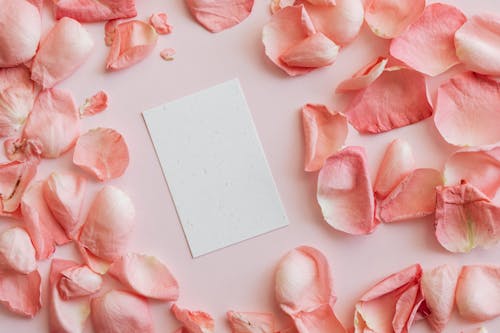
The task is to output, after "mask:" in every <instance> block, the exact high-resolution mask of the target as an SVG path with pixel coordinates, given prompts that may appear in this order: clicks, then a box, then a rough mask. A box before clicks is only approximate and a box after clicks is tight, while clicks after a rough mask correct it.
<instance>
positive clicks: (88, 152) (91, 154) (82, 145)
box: [73, 127, 129, 181]
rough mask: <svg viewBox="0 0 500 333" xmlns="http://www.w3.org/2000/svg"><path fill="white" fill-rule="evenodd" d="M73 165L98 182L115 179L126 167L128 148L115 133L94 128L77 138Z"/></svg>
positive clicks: (106, 129)
mask: <svg viewBox="0 0 500 333" xmlns="http://www.w3.org/2000/svg"><path fill="white" fill-rule="evenodd" d="M73 163H75V164H76V165H77V166H79V167H80V168H82V169H83V170H85V171H87V172H88V173H90V174H92V175H94V176H95V177H96V178H97V179H98V180H100V181H106V180H109V179H113V178H117V177H120V176H121V175H123V173H124V172H125V170H126V169H127V167H128V163H129V154H128V147H127V144H126V143H125V140H124V139H123V136H122V135H121V134H120V133H118V132H117V131H115V130H113V129H111V128H101V127H99V128H95V129H92V130H90V131H88V132H87V133H85V134H82V135H81V136H80V137H79V138H78V141H77V142H76V146H75V151H74V153H73Z"/></svg>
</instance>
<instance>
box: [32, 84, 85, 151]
mask: <svg viewBox="0 0 500 333" xmlns="http://www.w3.org/2000/svg"><path fill="white" fill-rule="evenodd" d="M79 120H80V115H79V114H78V109H77V107H76V104H75V101H74V99H73V95H72V94H71V93H70V92H69V91H67V90H60V89H55V88H53V89H47V90H44V91H43V92H41V93H40V95H38V99H37V100H36V102H35V106H34V107H33V111H31V113H30V115H29V117H28V120H27V121H26V126H25V127H24V132H23V138H25V139H27V140H33V141H35V142H39V143H40V144H41V148H42V157H45V158H57V157H59V156H61V155H62V154H64V153H65V152H66V151H68V150H69V149H71V148H72V147H73V145H74V144H75V142H76V139H77V138H78V135H79V134H80V122H79Z"/></svg>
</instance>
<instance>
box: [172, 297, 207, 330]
mask: <svg viewBox="0 0 500 333" xmlns="http://www.w3.org/2000/svg"><path fill="white" fill-rule="evenodd" d="M170 310H171V311H172V313H173V314H174V316H175V318H176V319H177V320H178V321H180V322H181V323H182V324H183V325H184V326H185V328H186V330H187V331H188V332H189V333H214V332H215V323H214V320H213V318H212V317H211V316H210V315H209V314H208V313H206V312H202V311H190V310H187V309H182V308H179V307H178V306H177V305H176V304H173V305H172V307H171V308H170Z"/></svg>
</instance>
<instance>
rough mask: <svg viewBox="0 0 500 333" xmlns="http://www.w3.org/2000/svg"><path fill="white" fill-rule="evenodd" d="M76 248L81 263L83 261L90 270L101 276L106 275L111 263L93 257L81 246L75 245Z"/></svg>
mask: <svg viewBox="0 0 500 333" xmlns="http://www.w3.org/2000/svg"><path fill="white" fill-rule="evenodd" d="M77 247H78V251H79V253H80V255H81V256H82V258H83V261H85V264H87V266H89V267H90V269H91V270H93V271H94V272H96V273H98V274H101V275H104V274H106V272H107V271H108V270H109V267H110V266H111V264H112V262H111V261H107V260H104V259H101V258H99V257H97V256H95V255H93V254H92V252H90V251H89V250H87V249H86V248H85V247H83V246H82V245H81V244H77Z"/></svg>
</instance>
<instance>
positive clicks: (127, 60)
mask: <svg viewBox="0 0 500 333" xmlns="http://www.w3.org/2000/svg"><path fill="white" fill-rule="evenodd" d="M157 40H158V34H157V33H156V31H155V29H154V28H153V27H152V26H150V25H149V24H147V23H145V22H142V21H137V20H133V21H128V22H124V23H120V24H118V25H117V26H116V28H115V36H114V38H113V43H112V44H111V48H110V50H109V54H108V58H107V60H106V69H107V70H110V71H113V70H119V69H123V68H127V67H130V66H132V65H135V64H136V63H138V62H140V61H142V60H143V59H144V58H146V57H147V56H148V55H149V54H150V53H151V52H152V51H153V49H154V48H155V46H156V42H157Z"/></svg>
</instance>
